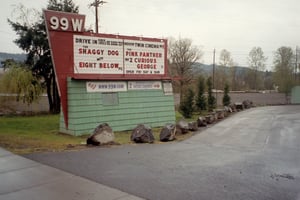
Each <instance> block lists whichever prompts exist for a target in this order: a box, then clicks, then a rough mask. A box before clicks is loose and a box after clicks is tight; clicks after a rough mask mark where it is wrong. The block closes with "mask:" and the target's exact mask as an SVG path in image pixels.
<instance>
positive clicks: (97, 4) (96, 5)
mask: <svg viewBox="0 0 300 200" xmlns="http://www.w3.org/2000/svg"><path fill="white" fill-rule="evenodd" d="M105 3H107V2H106V1H102V0H95V2H93V3H91V4H90V6H94V7H95V21H96V23H95V31H96V33H99V30H98V29H99V25H98V24H99V19H98V7H99V6H100V5H103V4H105Z"/></svg>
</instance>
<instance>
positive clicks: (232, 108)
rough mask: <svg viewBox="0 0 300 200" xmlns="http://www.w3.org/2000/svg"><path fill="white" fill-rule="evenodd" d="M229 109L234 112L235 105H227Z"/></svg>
mask: <svg viewBox="0 0 300 200" xmlns="http://www.w3.org/2000/svg"><path fill="white" fill-rule="evenodd" d="M229 108H231V110H232V112H236V111H237V110H236V107H235V104H229Z"/></svg>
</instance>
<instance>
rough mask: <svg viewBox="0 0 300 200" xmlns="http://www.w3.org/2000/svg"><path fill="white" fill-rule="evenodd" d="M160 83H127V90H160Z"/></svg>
mask: <svg viewBox="0 0 300 200" xmlns="http://www.w3.org/2000/svg"><path fill="white" fill-rule="evenodd" d="M161 89H162V85H161V81H128V90H161Z"/></svg>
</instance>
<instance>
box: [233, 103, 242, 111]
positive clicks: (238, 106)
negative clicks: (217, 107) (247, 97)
mask: <svg viewBox="0 0 300 200" xmlns="http://www.w3.org/2000/svg"><path fill="white" fill-rule="evenodd" d="M234 106H235V108H236V110H237V111H241V110H244V104H243V103H241V102H236V103H234Z"/></svg>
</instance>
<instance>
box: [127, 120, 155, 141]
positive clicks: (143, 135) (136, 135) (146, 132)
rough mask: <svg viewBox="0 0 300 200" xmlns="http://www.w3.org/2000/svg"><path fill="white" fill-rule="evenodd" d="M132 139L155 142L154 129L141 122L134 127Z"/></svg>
mask: <svg viewBox="0 0 300 200" xmlns="http://www.w3.org/2000/svg"><path fill="white" fill-rule="evenodd" d="M130 139H131V141H133V142H135V143H153V142H154V136H153V133H152V129H151V127H149V126H146V125H145V124H139V125H137V127H135V129H133V131H132V133H131V137H130Z"/></svg>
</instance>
